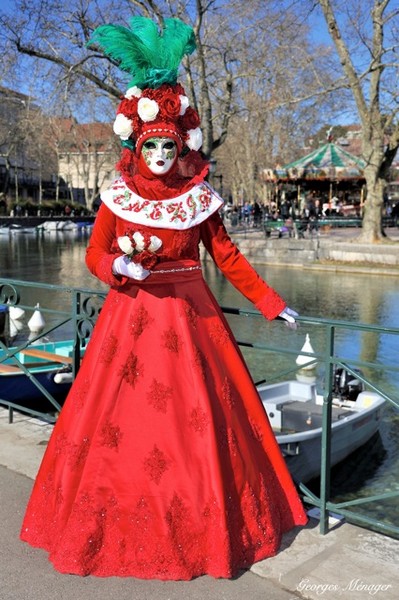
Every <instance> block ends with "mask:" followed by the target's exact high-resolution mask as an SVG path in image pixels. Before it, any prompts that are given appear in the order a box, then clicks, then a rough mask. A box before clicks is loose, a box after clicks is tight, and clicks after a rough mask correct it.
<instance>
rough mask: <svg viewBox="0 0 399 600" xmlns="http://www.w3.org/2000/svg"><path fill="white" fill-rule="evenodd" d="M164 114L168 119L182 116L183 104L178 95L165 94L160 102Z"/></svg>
mask: <svg viewBox="0 0 399 600" xmlns="http://www.w3.org/2000/svg"><path fill="white" fill-rule="evenodd" d="M159 106H160V108H161V111H162V113H163V114H164V115H165V116H166V117H172V118H176V117H178V116H179V114H180V109H181V103H180V98H179V96H178V95H176V94H173V92H171V93H167V94H163V96H162V98H161V99H160V101H159Z"/></svg>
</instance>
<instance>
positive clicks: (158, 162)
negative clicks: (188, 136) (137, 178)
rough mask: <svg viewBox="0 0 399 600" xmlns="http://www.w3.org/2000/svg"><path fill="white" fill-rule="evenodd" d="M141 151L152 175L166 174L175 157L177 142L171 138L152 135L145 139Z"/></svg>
mask: <svg viewBox="0 0 399 600" xmlns="http://www.w3.org/2000/svg"><path fill="white" fill-rule="evenodd" d="M141 153H142V155H143V158H144V160H145V162H146V165H147V167H148V168H149V169H150V171H151V173H153V174H154V175H166V173H168V172H169V171H170V169H171V168H172V167H173V165H174V163H175V161H176V158H177V144H176V142H175V141H174V140H172V139H171V138H164V137H162V138H159V137H153V138H149V139H148V140H146V141H145V142H144V144H143V146H142V148H141Z"/></svg>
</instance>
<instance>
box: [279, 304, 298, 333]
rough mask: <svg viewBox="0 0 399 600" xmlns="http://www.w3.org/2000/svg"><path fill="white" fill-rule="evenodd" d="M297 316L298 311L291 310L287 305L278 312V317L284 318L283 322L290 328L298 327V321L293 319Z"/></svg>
mask: <svg viewBox="0 0 399 600" xmlns="http://www.w3.org/2000/svg"><path fill="white" fill-rule="evenodd" d="M298 316H299V315H298V313H297V312H296V311H295V310H292V308H288V306H286V307H285V309H284V310H282V311H281V313H280V314H279V317H281V318H282V319H284V321H285V324H286V325H287V327H289V328H290V329H296V328H297V327H298V323H297V322H296V321H295V318H296V317H298Z"/></svg>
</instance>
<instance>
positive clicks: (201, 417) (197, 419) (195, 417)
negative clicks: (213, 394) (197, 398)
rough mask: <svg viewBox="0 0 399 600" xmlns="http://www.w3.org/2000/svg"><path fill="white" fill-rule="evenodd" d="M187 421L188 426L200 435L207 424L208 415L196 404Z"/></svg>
mask: <svg viewBox="0 0 399 600" xmlns="http://www.w3.org/2000/svg"><path fill="white" fill-rule="evenodd" d="M189 423H190V427H192V428H193V429H194V431H196V432H197V433H199V434H200V435H201V436H202V435H203V434H204V433H205V430H206V428H207V426H208V425H209V417H208V415H207V413H206V412H205V411H203V410H202V408H201V407H200V406H197V408H194V409H193V410H192V411H191V414H190V421H189Z"/></svg>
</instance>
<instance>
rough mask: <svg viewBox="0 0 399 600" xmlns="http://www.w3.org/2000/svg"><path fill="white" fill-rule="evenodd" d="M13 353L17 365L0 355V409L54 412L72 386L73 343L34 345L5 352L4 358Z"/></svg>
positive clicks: (0, 353)
mask: <svg viewBox="0 0 399 600" xmlns="http://www.w3.org/2000/svg"><path fill="white" fill-rule="evenodd" d="M14 352H15V357H16V358H17V359H18V361H15V360H14V359H13V358H9V357H7V358H6V353H5V352H4V351H3V352H0V359H3V360H2V362H0V405H1V404H2V405H4V406H10V405H11V406H13V407H15V408H17V409H21V411H24V409H28V410H31V411H35V412H43V413H48V412H57V410H59V408H60V406H62V404H63V403H64V401H65V398H66V396H67V395H68V392H69V390H70V388H71V385H72V372H71V363H72V352H73V342H72V341H63V342H51V343H45V344H34V345H32V346H28V347H27V348H24V349H23V350H21V351H18V349H17V348H12V347H11V348H9V349H8V351H7V353H8V354H13V353H14ZM19 363H21V364H22V365H24V367H25V368H26V369H27V370H28V373H26V372H25V371H24V370H23V368H21V366H20V365H19ZM43 390H45V392H43ZM46 394H48V395H50V396H51V398H49V397H47V395H46Z"/></svg>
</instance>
